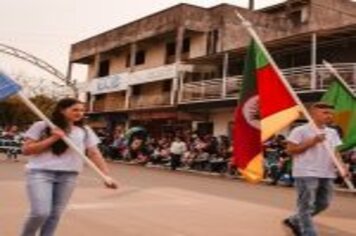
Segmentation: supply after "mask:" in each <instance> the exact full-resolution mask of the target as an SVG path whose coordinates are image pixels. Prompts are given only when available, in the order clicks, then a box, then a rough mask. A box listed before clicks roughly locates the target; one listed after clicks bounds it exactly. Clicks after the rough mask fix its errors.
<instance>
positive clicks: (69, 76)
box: [66, 61, 73, 82]
mask: <svg viewBox="0 0 356 236" xmlns="http://www.w3.org/2000/svg"><path fill="white" fill-rule="evenodd" d="M72 71H73V63H72V62H71V61H69V62H68V67H67V75H66V80H67V82H69V81H71V79H72Z"/></svg>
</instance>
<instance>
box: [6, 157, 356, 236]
mask: <svg viewBox="0 0 356 236" xmlns="http://www.w3.org/2000/svg"><path fill="white" fill-rule="evenodd" d="M24 164H25V161H24V160H21V161H20V162H16V163H15V162H12V161H9V160H5V159H4V158H3V157H1V156H0V190H1V193H0V219H1V221H0V235H1V236H16V235H17V234H18V233H17V232H18V231H19V227H20V226H21V223H22V221H23V216H24V214H25V212H26V209H27V202H26V198H25V192H24V181H23V179H24V177H23V175H24V174H23V173H24V169H23V167H24ZM111 170H112V173H113V175H114V177H115V178H117V179H118V180H119V182H120V185H121V187H120V189H119V190H117V191H111V190H107V189H105V188H102V187H101V186H100V185H99V184H98V182H97V180H96V178H95V175H94V174H93V172H92V171H90V170H89V169H86V170H85V171H84V173H82V175H81V177H80V182H79V185H78V188H77V189H76V192H75V194H74V196H73V198H72V201H71V203H70V206H69V209H68V211H67V212H66V213H65V217H64V218H63V221H62V223H61V225H60V230H59V231H58V234H57V235H58V236H77V235H80V236H97V235H101V236H118V235H120V236H141V235H148V236H155V235H157V236H186V235H187V236H188V235H189V236H193V235H194V236H200V235H204V236H209V235H214V236H215V235H219V236H220V235H222V236H230V235H231V236H236V235H241V236H249V235H251V236H259V235H265V236H282V235H289V234H288V233H287V231H286V230H285V229H284V228H283V227H282V226H281V224H280V222H281V220H282V219H283V218H284V217H286V216H287V215H288V214H290V213H291V211H292V209H293V206H294V192H293V189H289V188H282V187H270V186H264V185H258V186H253V185H249V184H246V183H243V182H240V181H238V180H231V179H225V178H214V177H208V176H199V175H194V174H187V173H177V172H176V173H172V172H170V171H168V170H159V169H149V168H142V167H137V166H127V165H120V164H111ZM355 219H356V197H352V196H344V195H340V194H338V195H336V196H335V199H334V201H333V206H332V207H331V208H330V209H329V210H328V211H327V212H326V213H324V214H323V215H322V216H320V217H318V218H316V221H317V223H318V227H319V229H320V235H322V236H329V235H338V236H351V235H356V224H355Z"/></svg>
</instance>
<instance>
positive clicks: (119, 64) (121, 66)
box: [110, 51, 129, 75]
mask: <svg viewBox="0 0 356 236" xmlns="http://www.w3.org/2000/svg"><path fill="white" fill-rule="evenodd" d="M127 55H128V51H123V52H121V53H120V54H118V55H115V56H112V57H110V74H111V75H114V74H119V73H122V72H125V71H127V70H128V69H129V67H126V59H127Z"/></svg>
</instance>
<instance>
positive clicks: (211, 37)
mask: <svg viewBox="0 0 356 236" xmlns="http://www.w3.org/2000/svg"><path fill="white" fill-rule="evenodd" d="M207 41H208V42H207V50H206V51H207V54H208V55H209V54H214V53H216V52H217V49H218V42H219V30H217V29H215V30H212V31H210V32H209V33H208V39H207Z"/></svg>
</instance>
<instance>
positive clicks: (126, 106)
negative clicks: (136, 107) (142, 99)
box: [125, 86, 132, 110]
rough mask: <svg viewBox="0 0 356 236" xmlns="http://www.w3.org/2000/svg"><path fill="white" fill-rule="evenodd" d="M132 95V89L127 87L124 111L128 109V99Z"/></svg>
mask: <svg viewBox="0 0 356 236" xmlns="http://www.w3.org/2000/svg"><path fill="white" fill-rule="evenodd" d="M131 94H132V87H131V86H128V87H127V90H126V94H125V109H126V110H128V109H129V108H130V99H131Z"/></svg>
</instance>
